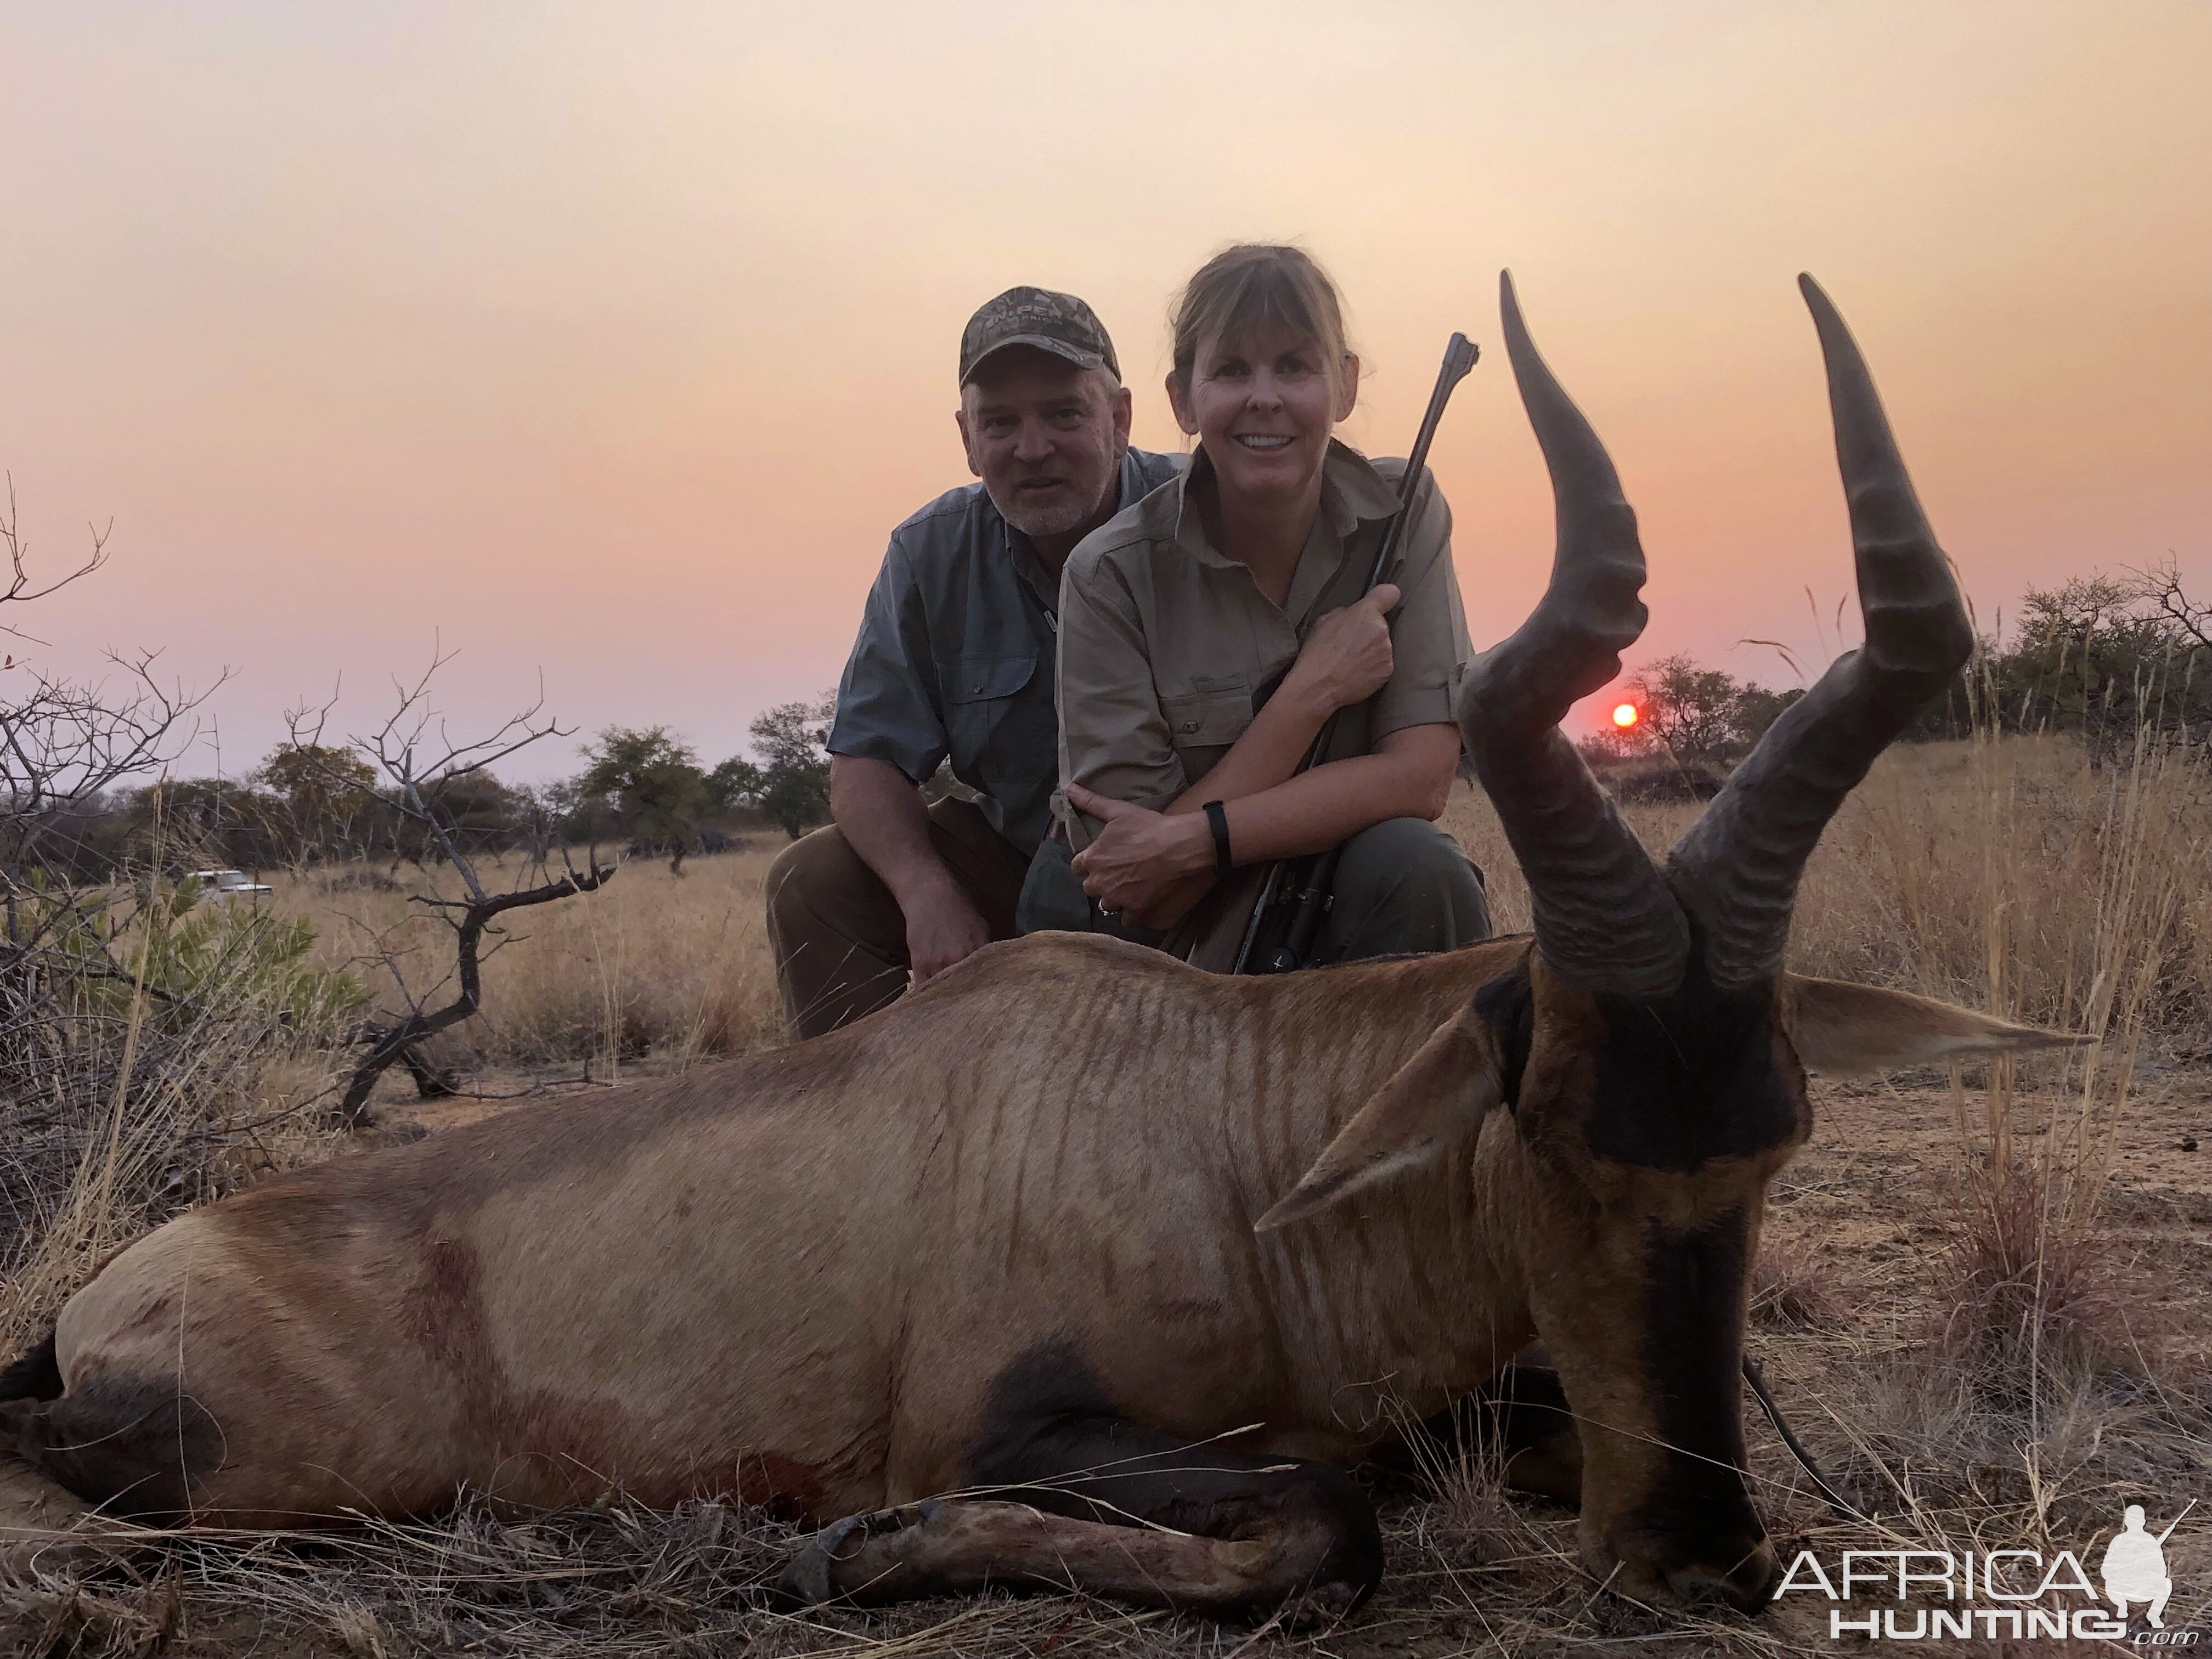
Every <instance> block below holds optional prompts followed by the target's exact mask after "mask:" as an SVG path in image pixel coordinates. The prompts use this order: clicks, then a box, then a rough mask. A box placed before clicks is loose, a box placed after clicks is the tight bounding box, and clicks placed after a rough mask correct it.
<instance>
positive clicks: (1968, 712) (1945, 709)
mask: <svg viewBox="0 0 2212 1659" xmlns="http://www.w3.org/2000/svg"><path fill="white" fill-rule="evenodd" d="M1793 666H1794V664H1793ZM1614 695H1615V696H1616V697H1617V699H1618V700H1619V701H1620V702H1628V703H1631V704H1632V705H1633V706H1634V707H1635V708H1636V710H1637V715H1638V718H1637V720H1636V723H1635V724H1634V725H1633V726H1630V727H1628V728H1626V729H1624V730H1613V731H1607V732H1600V733H1598V734H1596V735H1594V736H1592V737H1589V738H1584V739H1583V750H1584V752H1585V753H1587V754H1588V755H1589V757H1590V758H1591V759H1592V760H1594V761H1596V762H1600V763H1605V764H1606V767H1607V781H1608V782H1609V784H1610V785H1611V787H1613V790H1614V792H1615V793H1618V794H1621V795H1623V796H1625V797H1627V798H1631V799H1634V798H1638V797H1644V796H1651V797H1660V796H1680V795H1683V794H1691V795H1709V794H1711V793H1712V792H1713V791H1714V790H1716V789H1717V788H1718V787H1720V784H1721V782H1722V781H1723V780H1724V779H1725V778H1726V777H1727V775H1728V773H1729V769H1730V768H1732V767H1733V766H1734V765H1735V763H1736V762H1738V761H1740V760H1741V759H1742V757H1744V756H1745V755H1747V754H1748V753H1749V752H1750V750H1751V748H1752V746H1753V744H1756V743H1757V742H1758V741H1759V738H1761V737H1762V736H1763V735H1765V732H1766V729H1767V727H1768V726H1771V725H1772V724H1773V723H1774V721H1775V720H1777V719H1778V717H1779V716H1780V715H1781V714H1782V713H1783V711H1784V709H1786V708H1789V707H1790V704H1792V703H1793V702H1796V700H1797V699H1798V698H1799V697H1800V696H1802V695H1803V693H1802V690H1796V689H1791V690H1776V689H1773V688H1771V687H1768V686H1765V685H1761V684H1757V683H1756V682H1753V681H1749V680H1744V679H1739V678H1736V677H1735V676H1734V675H1731V674H1729V673H1727V672H1725V671H1722V670H1719V669H1714V668H1707V667H1705V666H1703V665H1699V664H1698V663H1696V662H1694V661H1692V659H1689V658H1688V657H1686V656H1673V657H1666V658H1662V659H1659V660H1657V661H1656V662H1652V663H1649V664H1646V665H1644V666H1642V667H1641V668H1639V669H1638V670H1637V671H1634V672H1633V673H1632V674H1631V675H1630V676H1629V677H1628V678H1626V680H1625V681H1624V682H1623V683H1622V684H1621V686H1620V688H1619V689H1618V690H1617V692H1616V693H1615V694H1614ZM834 713H835V705H834V700H832V699H830V698H828V697H823V698H820V699H817V700H816V701H814V702H789V703H784V704H781V705H780V706H779V707H777V708H771V709H769V711H768V712H767V713H766V714H762V715H761V716H760V717H759V718H758V719H757V720H754V721H753V722H752V725H751V728H750V735H751V744H750V753H748V754H744V755H738V756H732V757H729V758H727V759H725V760H723V761H721V762H720V763H717V764H714V765H712V766H708V765H707V764H705V763H702V760H701V758H700V757H699V756H698V754H697V753H696V750H694V749H693V748H692V747H691V746H690V745H689V744H686V743H684V741H683V740H682V739H681V738H678V736H677V735H676V734H675V733H674V732H671V730H670V728H668V727H666V726H648V727H645V728H642V729H632V728H626V727H620V726H611V727H608V728H607V729H606V730H605V731H602V732H599V735H598V736H597V737H596V738H594V739H592V741H591V742H590V743H588V744H585V745H583V748H582V759H583V761H584V765H583V768H582V769H581V770H580V771H579V772H577V773H576V774H575V775H573V776H570V777H566V778H561V779H557V780H556V781H551V782H548V783H541V784H535V785H532V784H510V783H506V782H502V781H500V780H499V779H497V778H495V777H494V776H493V775H491V774H490V773H489V771H484V770H478V771H472V772H465V773H463V774H461V775H458V776H451V777H447V778H444V779H442V780H441V781H440V783H439V784H438V786H437V787H436V790H435V795H434V798H433V799H429V800H428V801H426V802H425V803H424V805H425V807H426V808H427V812H411V811H406V810H404V806H403V803H402V802H401V801H400V800H399V799H398V798H397V797H396V796H395V794H394V793H393V790H392V785H391V783H390V781H389V780H388V779H387V778H386V777H385V776H384V775H382V774H380V772H379V771H378V770H377V769H374V768H373V767H372V766H371V765H370V764H369V763H368V761H367V760H366V759H364V758H363V757H362V756H361V755H359V754H357V753H356V752H355V751H354V750H350V749H345V748H336V747H325V746H323V745H321V744H317V743H310V742H299V743H292V744H284V745H283V746H280V747H279V748H278V749H277V750H276V751H275V752H273V753H272V754H270V756H269V757H267V759H265V760H264V762H263V763H261V765H260V766H258V768H256V769H254V770H253V771H252V772H251V773H249V774H248V775H246V776H245V777H244V778H242V779H235V780H231V779H222V780H218V779H212V778H185V779H181V780H174V779H173V780H166V781H161V782H160V783H156V784H152V785H148V786H145V787H137V788H134V789H116V790H112V791H109V792H106V793H102V794H100V795H96V796H93V797H90V798H84V799H77V800H76V801H75V802H73V803H71V804H70V805H67V806H66V807H62V808H59V809H58V810H57V811H55V812H54V813H53V814H52V816H51V817H47V818H46V820H45V821H43V822H42V823H40V824H39V825H38V834H37V836H36V839H37V841H38V842H39V844H40V861H41V862H43V863H44V864H46V866H49V867H51V868H52V869H53V870H54V872H55V873H56V874H57V875H58V876H64V875H65V876H67V877H69V878H76V879H84V878H100V877H101V876H103V875H105V874H106V872H109V871H112V870H113V869H116V868H118V867H120V866H122V865H123V864H125V863H126V862H131V863H140V864H143V863H145V862H147V861H149V860H159V861H161V862H162V863H165V864H168V865H172V866H175V865H178V864H179V863H180V862H183V863H186V864H189V863H190V862H191V861H194V860H201V859H205V860H219V861H220V862H221V863H222V864H223V865H225V866H236V867H239V868H241V869H248V870H270V869H282V868H291V867H301V866H311V865H316V864H325V863H334V862H341V861H355V860H362V861H375V860H386V861H389V862H392V863H414V864H420V863H422V862H425V861H427V860H432V859H435V858H437V857H438V856H440V849H439V848H438V847H437V846H436V844H435V838H436V836H438V835H439V834H443V835H445V836H449V837H450V838H451V839H452V840H453V842H454V843H455V844H456V845H457V846H458V847H459V848H461V849H463V850H464V851H465V852H467V853H469V854H478V853H489V854H499V853H503V852H508V851H513V850H526V851H531V852H535V853H543V852H544V851H546V850H548V849H549V848H555V847H557V846H560V845H563V844H578V843H584V842H590V843H594V844H597V845H599V846H601V847H606V848H623V849H625V850H627V851H629V853H631V854H634V855H638V854H658V855H659V856H662V857H665V858H667V859H668V860H670V861H671V865H672V866H674V867H676V868H678V869H680V868H681V867H682V865H683V861H684V859H685V858H686V857H687V856H689V855H690V854H693V853H696V852H702V851H706V852H713V851H719V850H721V849H722V848H726V847H727V846H729V845H730V844H732V841H733V840H734V838H735V837H737V836H741V835H743V834H744V833H746V832H747V831H759V830H763V829H770V828H773V829H777V830H781V832H782V833H783V834H784V835H786V836H790V837H793V838H794V839H795V838H796V837H797V836H799V835H801V834H803V833H805V831H806V830H807V829H810V828H811V827H813V826H814V825H816V824H818V823H824V822H826V821H827V820H828V818H829V757H828V754H827V752H826V751H825V750H824V748H823V744H824V741H825V739H826V738H827V737H828V733H829V721H830V720H831V717H832V715H833V714H834ZM1976 730H1983V731H1989V730H1996V731H2002V732H2068V733H2071V734H2074V735H2075V736H2077V737H2079V738H2081V742H2082V744H2083V746H2084V748H2085V750H2087V754H2088V757H2089V759H2090V762H2091V763H2092V764H2093V765H2101V764H2103V763H2105V762H2106V760H2108V759H2110V758H2112V757H2114V756H2116V755H2117V754H2119V753H2121V752H2124V750H2126V749H2127V748H2128V747H2129V746H2130V745H2131V744H2134V743H2135V742H2136V740H2137V738H2138V736H2139V735H2140V734H2143V733H2149V734H2152V735H2154V736H2167V737H2186V738H2190V739H2191V740H2194V741H2203V740H2205V739H2207V738H2212V605H2205V604H2203V603H2199V602H2197V601H2195V600H2192V599H2191V597H2190V596H2189V595H2188V594H2187V593H2186V592H2185V590H2184V587H2183V585H2182V582H2181V580H2180V578H2179V574H2178V571H2177V569H2176V568H2175V567H2174V566H2172V564H2167V565H2166V566H2163V567H2160V568H2154V569H2153V570H2151V571H2148V572H2145V573H2136V574H2130V575H2127V576H2124V577H2117V578H2116V577H2108V576H2102V575H2099V576H2089V577H2077V578H2075V579H2074V580H2069V581H2067V582H2064V583H2062V584H2061V585H2059V586H2056V587H2051V588H2031V589H2029V590H2028V592H2027V596H2026V597H2025V598H2024V599H2022V601H2021V605H2020V608H2019V611H2018V612H2017V613H2016V614H2015V616H2014V617H2011V618H2009V619H2008V627H2007V628H2006V629H2005V634H2004V637H2002V638H2000V637H1997V636H1995V635H1992V636H1990V637H1986V638H1984V640H1983V641H1982V642H1981V648H1980V650H1979V651H1978V653H1976V657H1975V659H1974V661H1973V663H1972V665H1970V666H1969V668H1968V669H1967V671H1966V672H1965V673H1963V674H1961V675H1960V678H1959V680H1958V682H1957V683H1956V684H1954V686H1953V687H1952V688H1951V690H1950V691H1949V692H1948V694H1947V695H1946V696H1943V697H1942V698H1940V699H1938V700H1937V701H1936V702H1935V703H1933V704H1931V705H1930V707H1929V708H1928V709H1927V711H1926V712H1925V713H1923V714H1922V715H1921V716H1920V718H1919V719H1918V720H1917V721H1916V722H1915V723H1914V725H1913V726H1912V727H1911V729H1910V730H1909V731H1908V732H1906V733H1905V736H1906V738H1907V739H1908V740H1922V741H1925V740H1929V739H1933V738H1957V737H1963V736H1966V734H1968V733H1969V732H1973V731H1976Z"/></svg>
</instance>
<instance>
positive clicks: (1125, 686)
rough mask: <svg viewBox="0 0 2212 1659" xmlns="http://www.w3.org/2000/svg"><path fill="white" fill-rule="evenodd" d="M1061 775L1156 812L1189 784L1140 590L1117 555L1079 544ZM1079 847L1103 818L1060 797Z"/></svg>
mask: <svg viewBox="0 0 2212 1659" xmlns="http://www.w3.org/2000/svg"><path fill="white" fill-rule="evenodd" d="M1059 697H1060V787H1061V789H1062V790H1065V789H1066V787H1067V786H1068V785H1069V784H1071V783H1079V784H1081V785H1082V786H1083V787H1085V788H1086V789H1093V790H1096V791H1097V793H1100V794H1102V795H1105V796H1108V797H1109V798H1111V799H1115V800H1125V801H1133V802H1134V803H1135V804H1136V805H1139V806H1146V807H1150V808H1152V809H1153V810H1154V811H1158V810H1159V809H1160V808H1162V807H1164V806H1165V805H1168V803H1169V802H1170V801H1172V800H1173V799H1175V798H1176V796H1177V795H1179V794H1181V793H1182V792H1183V790H1184V789H1185V788H1187V787H1188V779H1186V778H1185V777H1184V775H1183V767H1182V760H1181V759H1180V758H1179V757H1177V756H1176V751H1175V745H1174V744H1173V743H1171V742H1170V738H1169V731H1168V720H1167V716H1166V715H1165V714H1164V713H1163V712H1162V711H1161V708H1160V700H1159V693H1158V688H1157V687H1156V686H1155V685H1154V684H1153V679H1152V655H1151V652H1150V650H1149V649H1148V648H1147V646H1146V640H1145V630H1144V625H1143V623H1142V621H1141V619H1140V613H1139V608H1138V605H1137V600H1136V596H1135V595H1134V594H1133V593H1132V592H1130V590H1129V586H1128V581H1127V575H1126V574H1125V573H1124V572H1123V571H1122V570H1121V569H1120V568H1118V567H1117V566H1116V565H1115V563H1114V562H1111V561H1108V560H1103V559H1101V558H1099V557H1097V556H1094V555H1091V554H1088V553H1086V551H1085V550H1083V549H1080V548H1079V549H1078V550H1076V553H1075V555H1074V556H1073V557H1072V558H1070V559H1069V560H1068V562H1067V568H1066V572H1065V574H1063V575H1062V576H1061V578H1060V680H1059ZM1054 807H1055V810H1056V811H1059V812H1060V815H1061V817H1062V818H1063V820H1064V821H1065V822H1066V824H1067V827H1068V843H1069V845H1070V846H1072V847H1073V848H1074V849H1075V850H1076V851H1077V852H1081V851H1082V850H1083V849H1084V848H1085V847H1087V846H1089V845H1090V844H1091V837H1092V836H1095V835H1097V833H1098V828H1099V824H1098V820H1097V819H1096V818H1092V817H1085V815H1083V814H1081V813H1079V812H1077V811H1074V809H1073V808H1072V807H1069V806H1067V805H1066V799H1065V797H1064V796H1062V797H1060V798H1057V799H1055V802H1054Z"/></svg>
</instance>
